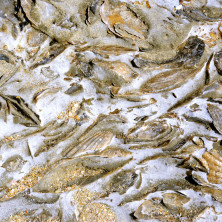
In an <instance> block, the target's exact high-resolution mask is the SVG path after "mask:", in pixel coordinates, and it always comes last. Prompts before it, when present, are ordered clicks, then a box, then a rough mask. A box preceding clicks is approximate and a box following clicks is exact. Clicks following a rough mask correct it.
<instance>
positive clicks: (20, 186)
mask: <svg viewBox="0 0 222 222" xmlns="http://www.w3.org/2000/svg"><path fill="white" fill-rule="evenodd" d="M46 171H47V168H46V167H44V166H41V167H33V168H32V169H31V170H30V172H29V173H28V174H27V175H26V176H24V177H23V178H22V179H21V180H18V181H14V182H12V184H11V186H10V187H9V188H8V189H7V191H6V194H5V195H4V196H3V197H2V198H1V199H0V200H1V201H5V200H7V199H10V198H12V197H14V196H16V195H18V194H19V193H21V192H23V191H24V190H26V189H29V188H32V187H33V186H34V185H35V184H37V183H38V181H39V180H40V179H41V178H42V177H43V176H44V175H45V173H46Z"/></svg>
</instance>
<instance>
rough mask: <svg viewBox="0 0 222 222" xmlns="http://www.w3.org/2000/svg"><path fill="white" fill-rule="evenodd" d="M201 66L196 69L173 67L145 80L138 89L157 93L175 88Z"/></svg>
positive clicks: (193, 74) (143, 91)
mask: <svg viewBox="0 0 222 222" xmlns="http://www.w3.org/2000/svg"><path fill="white" fill-rule="evenodd" d="M201 69H202V66H201V67H199V68H197V69H180V68H178V69H173V70H169V71H165V72H161V73H159V74H157V75H156V76H154V77H152V78H151V79H149V80H148V81H147V82H145V83H144V84H143V85H142V86H141V88H140V91H141V92H142V93H158V92H164V91H170V90H172V89H176V88H178V87H180V86H181V85H183V84H184V83H185V82H187V81H188V80H189V79H192V78H193V77H194V76H196V75H197V74H198V73H199V71H200V70H201Z"/></svg>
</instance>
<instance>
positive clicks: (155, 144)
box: [126, 120, 180, 150]
mask: <svg viewBox="0 0 222 222" xmlns="http://www.w3.org/2000/svg"><path fill="white" fill-rule="evenodd" d="M179 134H180V133H179V129H178V128H177V127H175V126H171V125H170V124H168V123H167V122H166V121H165V120H161V121H153V122H149V123H146V124H144V125H139V126H137V127H136V128H133V129H131V130H129V133H128V135H127V139H126V140H127V142H129V143H140V144H143V145H144V147H150V148H162V149H164V150H165V149H171V148H173V149H174V146H176V144H178V143H179V140H180V138H179ZM136 147H137V146H135V148H136ZM175 148H176V147H175ZM131 149H134V148H133V147H131Z"/></svg>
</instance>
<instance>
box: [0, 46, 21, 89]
mask: <svg viewBox="0 0 222 222" xmlns="http://www.w3.org/2000/svg"><path fill="white" fill-rule="evenodd" d="M17 69H18V65H17V64H16V59H15V57H14V56H12V54H11V53H10V52H9V51H7V50H0V87H1V86H2V85H3V84H5V83H6V82H7V81H8V80H9V79H10V78H11V77H12V76H13V75H14V74H15V72H16V71H17Z"/></svg>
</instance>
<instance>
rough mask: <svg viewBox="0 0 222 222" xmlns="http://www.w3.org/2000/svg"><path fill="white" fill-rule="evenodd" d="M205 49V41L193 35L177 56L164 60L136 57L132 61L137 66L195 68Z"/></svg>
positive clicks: (181, 47) (180, 48)
mask: <svg viewBox="0 0 222 222" xmlns="http://www.w3.org/2000/svg"><path fill="white" fill-rule="evenodd" d="M204 49H205V44H204V41H203V40H201V39H199V38H198V37H195V36H191V37H189V38H188V39H187V40H186V41H185V43H183V44H182V45H181V46H180V47H179V50H178V52H177V54H176V56H175V57H173V58H171V59H167V60H163V61H150V60H144V59H142V58H141V59H140V58H135V59H134V60H133V61H132V62H133V64H134V65H136V66H137V67H145V68H146V69H147V68H155V69H156V68H161V69H162V68H167V69H168V68H179V67H183V68H193V66H195V65H197V64H198V62H199V61H200V59H201V57H202V55H203V53H204Z"/></svg>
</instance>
